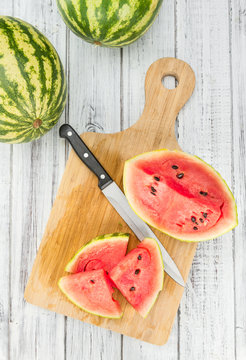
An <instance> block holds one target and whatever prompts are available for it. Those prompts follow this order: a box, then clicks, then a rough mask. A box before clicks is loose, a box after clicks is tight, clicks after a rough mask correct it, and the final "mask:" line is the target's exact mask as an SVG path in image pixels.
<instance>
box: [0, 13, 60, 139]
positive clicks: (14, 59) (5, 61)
mask: <svg viewBox="0 0 246 360" xmlns="http://www.w3.org/2000/svg"><path fill="white" fill-rule="evenodd" d="M0 44H1V46H0V142H7V143H21V142H28V141H32V140H34V139H37V138H39V137H40V136H42V135H44V134H45V133H46V132H47V131H49V130H50V129H51V128H52V126H54V125H55V124H56V122H57V121H58V119H59V117H60V115H61V113H62V111H63V109H64V106H65V103H66V96H67V86H66V79H65V73H64V69H63V66H62V63H61V61H60V59H59V56H58V54H57V52H56V50H55V49H54V47H53V46H52V45H51V43H50V42H49V41H48V40H47V39H46V37H45V36H44V35H42V34H41V33H40V32H39V31H38V30H37V29H36V28H34V27H33V26H32V25H30V24H28V23H26V22H24V21H22V20H19V19H16V18H13V17H8V16H0Z"/></svg>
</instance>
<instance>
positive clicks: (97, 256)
mask: <svg viewBox="0 0 246 360" xmlns="http://www.w3.org/2000/svg"><path fill="white" fill-rule="evenodd" d="M128 240H129V234H125V233H114V234H107V235H102V236H98V237H96V238H95V239H93V240H91V241H90V242H88V243H87V244H86V245H84V246H83V247H82V248H80V249H79V251H78V252H77V253H76V254H75V255H74V257H73V258H72V259H71V260H70V261H69V263H68V264H67V266H66V268H65V270H66V271H67V272H70V273H78V272H81V271H90V270H97V269H104V270H105V271H107V272H109V271H110V270H111V269H112V268H113V267H114V266H115V265H116V264H118V262H119V261H120V260H121V259H122V258H123V257H124V256H125V254H126V249H127V245H128Z"/></svg>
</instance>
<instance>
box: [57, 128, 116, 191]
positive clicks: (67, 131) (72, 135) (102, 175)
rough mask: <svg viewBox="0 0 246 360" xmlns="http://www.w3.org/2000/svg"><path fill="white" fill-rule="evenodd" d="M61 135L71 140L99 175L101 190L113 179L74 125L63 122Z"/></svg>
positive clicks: (75, 149) (84, 160) (74, 147)
mask: <svg viewBox="0 0 246 360" xmlns="http://www.w3.org/2000/svg"><path fill="white" fill-rule="evenodd" d="M59 135H60V137H62V138H64V139H67V140H68V141H69V143H70V144H71V146H72V148H73V149H74V151H75V152H76V154H77V155H78V157H79V158H80V160H82V161H83V163H84V164H85V165H86V166H87V167H88V168H89V169H90V170H91V171H92V172H93V173H94V174H95V175H96V176H97V177H98V186H99V188H100V189H101V190H103V189H104V188H105V187H107V186H108V185H109V184H110V183H111V182H112V181H113V180H112V179H111V177H110V176H109V174H108V173H107V172H106V171H105V170H104V168H103V167H102V165H101V164H100V162H99V161H98V160H97V159H96V158H95V156H94V155H93V154H92V152H91V151H90V150H89V149H88V147H87V146H86V145H85V143H84V141H83V140H82V139H81V137H80V136H79V135H78V134H77V133H76V131H75V130H74V129H73V128H72V126H70V125H68V124H63V125H62V126H61V127H60V129H59Z"/></svg>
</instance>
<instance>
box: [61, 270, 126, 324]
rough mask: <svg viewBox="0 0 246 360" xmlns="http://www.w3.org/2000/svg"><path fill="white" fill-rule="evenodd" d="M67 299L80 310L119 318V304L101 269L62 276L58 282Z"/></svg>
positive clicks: (106, 276) (120, 312)
mask: <svg viewBox="0 0 246 360" xmlns="http://www.w3.org/2000/svg"><path fill="white" fill-rule="evenodd" d="M58 285H59V287H60V289H61V291H62V292H63V293H64V294H65V295H66V296H67V297H68V298H69V300H70V301H71V302H72V303H73V304H74V305H77V306H78V307H80V308H81V309H82V310H84V311H87V312H89V313H91V314H95V315H98V316H102V317H107V318H120V317H121V316H122V311H121V308H120V304H119V303H118V301H116V300H115V299H114V298H113V297H112V294H113V288H112V286H111V283H110V280H109V278H108V275H107V274H106V272H105V271H104V270H103V269H99V270H93V271H86V272H80V273H77V274H71V275H67V276H64V277H62V278H61V279H60V280H59V283H58Z"/></svg>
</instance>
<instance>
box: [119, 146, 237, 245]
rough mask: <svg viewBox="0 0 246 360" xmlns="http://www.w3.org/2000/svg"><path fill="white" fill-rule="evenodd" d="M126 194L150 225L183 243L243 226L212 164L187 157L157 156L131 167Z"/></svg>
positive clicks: (143, 156) (150, 155)
mask: <svg viewBox="0 0 246 360" xmlns="http://www.w3.org/2000/svg"><path fill="white" fill-rule="evenodd" d="M124 191H125V195H126V197H127V199H128V201H129V204H130V205H131V207H132V208H133V210H134V211H135V212H136V213H137V214H138V215H139V216H140V217H141V218H142V219H143V220H144V221H145V222H147V223H148V224H149V225H151V226H153V227H155V228H157V229H158V230H160V231H162V232H164V233H166V234H168V235H170V236H172V237H174V238H177V239H179V240H183V241H203V240H209V239H213V238H215V237H217V236H219V235H221V234H223V233H225V232H227V231H229V230H231V229H233V228H234V227H235V226H236V225H237V210H236V204H235V200H234V198H233V195H232V193H231V191H230V189H229V188H228V186H227V185H226V183H225V181H224V180H223V179H222V178H221V176H220V175H219V174H218V173H217V172H216V171H215V170H214V169H213V168H212V167H211V166H209V165H208V164H207V163H205V162H204V161H202V160H201V159H199V158H198V157H196V156H192V155H189V154H186V153H184V152H181V151H170V150H165V149H164V150H158V151H151V152H148V153H144V154H141V155H138V156H136V157H134V158H132V159H130V160H128V161H126V163H125V167H124Z"/></svg>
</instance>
